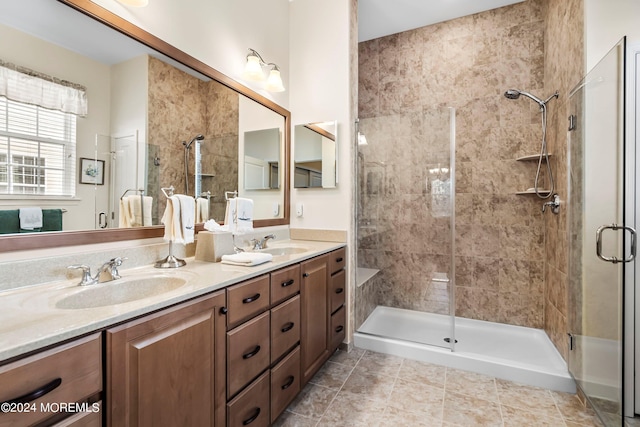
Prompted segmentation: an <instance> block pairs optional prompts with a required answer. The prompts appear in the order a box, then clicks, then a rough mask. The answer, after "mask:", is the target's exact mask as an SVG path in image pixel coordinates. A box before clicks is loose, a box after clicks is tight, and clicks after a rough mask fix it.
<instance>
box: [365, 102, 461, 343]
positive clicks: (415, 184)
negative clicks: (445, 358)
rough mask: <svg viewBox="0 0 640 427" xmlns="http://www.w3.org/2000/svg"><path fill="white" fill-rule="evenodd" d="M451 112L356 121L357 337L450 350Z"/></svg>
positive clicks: (427, 110)
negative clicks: (363, 273) (361, 274)
mask: <svg viewBox="0 0 640 427" xmlns="http://www.w3.org/2000/svg"><path fill="white" fill-rule="evenodd" d="M454 130H455V110H453V109H451V108H426V107H425V108H424V109H423V110H422V111H412V112H406V113H400V114H391V115H388V116H378V117H370V118H362V119H360V121H359V132H360V133H361V134H363V135H365V136H366V140H367V144H366V145H359V146H358V228H357V233H358V235H357V240H358V248H357V260H358V261H357V262H358V267H359V270H370V271H371V270H378V273H377V275H376V276H375V277H373V278H372V279H370V280H369V281H367V282H366V283H363V284H359V286H358V288H357V289H356V314H357V315H356V329H357V331H358V332H359V333H361V334H366V335H368V336H377V337H383V338H391V339H395V340H400V341H404V342H413V343H420V344H428V345H434V346H440V347H445V348H449V349H453V346H454V345H455V337H454V332H455V330H454V319H455V318H454V301H455V300H454V295H453V292H454V288H455V286H454V283H453V280H454V277H455V275H454V267H455V263H454V253H455V248H454V245H455V238H454V233H455V214H454V213H455V197H454V195H455V186H454V185H455V180H454V177H455V171H454V168H455V155H454V153H455V131H454Z"/></svg>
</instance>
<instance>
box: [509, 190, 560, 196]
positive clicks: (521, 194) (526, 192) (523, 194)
mask: <svg viewBox="0 0 640 427" xmlns="http://www.w3.org/2000/svg"><path fill="white" fill-rule="evenodd" d="M538 193H539V194H540V195H541V196H548V195H549V193H551V191H549V190H540V191H538ZM516 194H517V195H519V196H526V195H527V194H536V190H534V189H533V188H530V189H528V190H526V191H518V192H517V193H516Z"/></svg>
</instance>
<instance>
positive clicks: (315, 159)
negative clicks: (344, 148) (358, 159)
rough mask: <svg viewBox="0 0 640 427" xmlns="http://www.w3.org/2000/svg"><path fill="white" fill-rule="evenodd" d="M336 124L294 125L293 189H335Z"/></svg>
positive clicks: (336, 182)
mask: <svg viewBox="0 0 640 427" xmlns="http://www.w3.org/2000/svg"><path fill="white" fill-rule="evenodd" d="M337 127H338V124H337V122H336V121H335V120H334V121H328V122H315V123H305V124H301V125H296V127H295V131H294V141H295V150H294V176H293V186H294V188H335V187H337V185H338V175H337V173H338V172H337V171H338V169H337V165H338V141H337V139H336V135H337Z"/></svg>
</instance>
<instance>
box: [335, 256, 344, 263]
mask: <svg viewBox="0 0 640 427" xmlns="http://www.w3.org/2000/svg"><path fill="white" fill-rule="evenodd" d="M343 259H344V258H342V257H340V258H336V262H342V260H343Z"/></svg>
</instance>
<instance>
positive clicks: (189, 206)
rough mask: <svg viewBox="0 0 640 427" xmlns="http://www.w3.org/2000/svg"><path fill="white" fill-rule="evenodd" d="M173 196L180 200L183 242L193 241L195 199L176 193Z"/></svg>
mask: <svg viewBox="0 0 640 427" xmlns="http://www.w3.org/2000/svg"><path fill="white" fill-rule="evenodd" d="M174 197H177V198H178V201H179V202H180V226H181V228H182V238H183V239H184V243H185V244H187V243H193V242H194V237H195V228H196V227H195V225H196V222H195V221H196V201H195V199H194V198H193V197H191V196H185V195H184V194H178V195H176V196H174Z"/></svg>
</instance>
